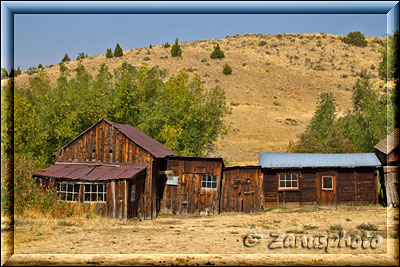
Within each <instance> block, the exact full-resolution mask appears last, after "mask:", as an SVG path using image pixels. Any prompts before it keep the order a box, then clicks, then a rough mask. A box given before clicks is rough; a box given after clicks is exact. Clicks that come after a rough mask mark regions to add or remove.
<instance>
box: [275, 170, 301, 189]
mask: <svg viewBox="0 0 400 267" xmlns="http://www.w3.org/2000/svg"><path fill="white" fill-rule="evenodd" d="M288 175H290V180H288V179H287V177H288ZM282 176H284V177H285V187H281V179H282ZM293 176H296V180H294V179H293ZM278 177H279V179H278V189H279V190H299V174H298V173H286V172H285V173H279V174H278ZM288 181H290V184H292V182H293V181H297V186H296V187H294V186H292V185H290V186H286V184H287V182H288Z"/></svg>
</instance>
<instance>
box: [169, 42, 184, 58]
mask: <svg viewBox="0 0 400 267" xmlns="http://www.w3.org/2000/svg"><path fill="white" fill-rule="evenodd" d="M171 56H172V57H180V56H182V49H181V47H180V46H179V44H178V38H176V40H175V44H174V45H173V46H172V48H171Z"/></svg>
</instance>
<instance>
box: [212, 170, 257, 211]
mask: <svg viewBox="0 0 400 267" xmlns="http://www.w3.org/2000/svg"><path fill="white" fill-rule="evenodd" d="M261 203H262V175H261V167H260V166H235V167H228V168H225V169H224V171H223V178H222V189H221V205H220V207H221V209H220V211H221V212H225V211H236V212H245V213H251V212H258V211H260V205H261Z"/></svg>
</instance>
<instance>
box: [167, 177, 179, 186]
mask: <svg viewBox="0 0 400 267" xmlns="http://www.w3.org/2000/svg"><path fill="white" fill-rule="evenodd" d="M167 185H178V176H167Z"/></svg>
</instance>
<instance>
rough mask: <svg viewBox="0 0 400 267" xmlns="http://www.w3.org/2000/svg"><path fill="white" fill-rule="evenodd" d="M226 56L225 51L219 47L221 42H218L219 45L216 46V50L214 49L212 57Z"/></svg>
mask: <svg viewBox="0 0 400 267" xmlns="http://www.w3.org/2000/svg"><path fill="white" fill-rule="evenodd" d="M224 57H225V54H224V52H223V51H222V50H221V48H220V47H219V44H217V46H216V47H214V51H212V53H211V55H210V58H212V59H221V58H224Z"/></svg>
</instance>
